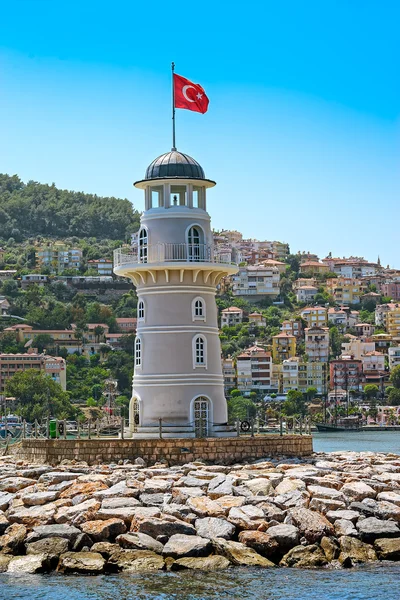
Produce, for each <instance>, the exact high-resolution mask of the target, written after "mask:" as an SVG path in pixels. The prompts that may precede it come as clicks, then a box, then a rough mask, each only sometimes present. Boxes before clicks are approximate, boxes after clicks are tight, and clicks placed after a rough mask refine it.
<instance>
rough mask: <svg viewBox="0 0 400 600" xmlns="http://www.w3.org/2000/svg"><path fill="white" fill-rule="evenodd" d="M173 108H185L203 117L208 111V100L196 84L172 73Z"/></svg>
mask: <svg viewBox="0 0 400 600" xmlns="http://www.w3.org/2000/svg"><path fill="white" fill-rule="evenodd" d="M174 95H175V108H186V109H187V110H194V111H195V112H199V113H202V114H203V115H204V113H205V112H207V109H208V102H209V100H208V98H207V96H206V93H205V91H204V90H203V88H202V87H201V85H199V84H198V83H193V82H192V81H189V79H186V78H185V77H182V76H181V75H176V73H174Z"/></svg>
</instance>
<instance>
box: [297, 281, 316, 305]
mask: <svg viewBox="0 0 400 600" xmlns="http://www.w3.org/2000/svg"><path fill="white" fill-rule="evenodd" d="M317 294H318V289H317V288H316V287H314V286H313V285H305V286H304V287H299V288H297V290H296V299H297V302H307V304H308V303H309V302H312V301H313V300H314V298H315V296H316V295H317Z"/></svg>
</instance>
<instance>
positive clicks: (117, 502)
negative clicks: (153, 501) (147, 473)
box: [101, 496, 140, 510]
mask: <svg viewBox="0 0 400 600" xmlns="http://www.w3.org/2000/svg"><path fill="white" fill-rule="evenodd" d="M135 506H140V502H139V500H137V499H136V498H133V497H129V496H120V497H116V498H108V497H106V498H104V499H103V501H102V503H101V509H102V510H103V509H104V508H105V509H110V508H132V507H135Z"/></svg>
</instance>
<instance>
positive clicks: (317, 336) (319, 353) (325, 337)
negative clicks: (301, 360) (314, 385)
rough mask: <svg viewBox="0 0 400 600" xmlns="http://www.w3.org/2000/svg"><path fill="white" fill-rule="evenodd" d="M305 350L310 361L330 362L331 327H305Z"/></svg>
mask: <svg viewBox="0 0 400 600" xmlns="http://www.w3.org/2000/svg"><path fill="white" fill-rule="evenodd" d="M305 351H306V355H307V357H308V362H323V363H326V362H328V359H329V329H328V327H319V326H317V325H314V326H313V327H307V328H306V329H305Z"/></svg>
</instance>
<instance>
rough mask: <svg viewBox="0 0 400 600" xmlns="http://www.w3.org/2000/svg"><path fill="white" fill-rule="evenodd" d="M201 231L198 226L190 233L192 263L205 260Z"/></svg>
mask: <svg viewBox="0 0 400 600" xmlns="http://www.w3.org/2000/svg"><path fill="white" fill-rule="evenodd" d="M201 233H202V231H201V229H200V227H199V226H198V225H196V226H194V225H193V227H191V228H190V229H189V231H188V259H189V260H190V261H200V260H203V254H204V249H203V245H202V243H201V242H202V237H201Z"/></svg>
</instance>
